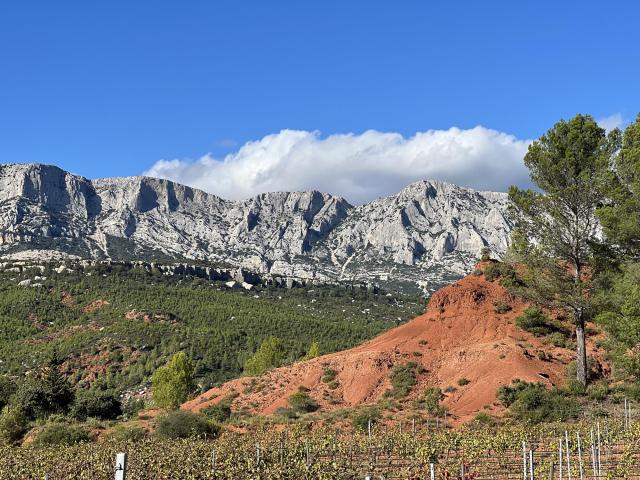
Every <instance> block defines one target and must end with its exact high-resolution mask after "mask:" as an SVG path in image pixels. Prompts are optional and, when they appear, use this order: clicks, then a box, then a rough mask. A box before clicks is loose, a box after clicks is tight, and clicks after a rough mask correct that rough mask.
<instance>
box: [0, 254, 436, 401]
mask: <svg viewBox="0 0 640 480" xmlns="http://www.w3.org/2000/svg"><path fill="white" fill-rule="evenodd" d="M34 275H37V276H39V277H45V278H46V280H40V281H39V283H41V284H42V285H41V286H37V287H34V286H19V285H18V283H19V282H20V281H21V280H23V279H26V278H34ZM424 305H425V300H424V299H422V298H420V297H418V296H415V297H410V296H407V295H401V294H388V293H385V292H380V293H373V292H371V291H369V290H367V289H365V288H361V287H359V286H355V287H349V286H313V287H305V288H294V289H284V288H275V287H268V288H267V287H265V288H261V287H258V288H256V289H254V290H252V291H245V290H242V289H240V290H229V289H227V288H225V287H224V286H223V284H221V283H214V282H208V281H205V280H202V279H198V278H192V277H186V276H164V275H160V274H157V273H154V272H151V273H148V272H146V271H145V270H143V269H128V268H124V267H122V268H120V267H118V266H106V265H105V266H99V267H91V268H89V269H80V270H77V271H74V272H68V273H64V274H57V273H55V272H53V271H52V270H51V268H47V270H45V271H44V272H42V273H40V272H39V271H36V273H34V271H33V270H32V271H30V272H27V273H24V274H16V273H15V272H4V273H0V359H2V361H1V362H0V372H1V373H4V374H8V375H10V376H16V377H20V376H22V375H23V374H25V373H27V372H30V371H33V370H37V369H38V368H40V367H42V366H44V365H47V364H49V363H50V362H55V363H56V364H58V365H59V366H60V368H61V370H62V372H63V373H64V374H65V375H66V376H67V377H68V378H69V379H70V380H71V381H72V383H74V384H77V385H78V386H82V387H91V386H96V385H95V384H96V383H98V384H100V386H101V387H102V388H109V389H117V390H119V391H125V390H127V389H132V388H135V387H138V386H142V385H145V384H147V383H148V381H149V380H150V378H151V375H152V374H153V372H154V371H155V370H156V368H158V367H159V366H161V365H163V364H165V363H166V362H167V361H168V359H169V358H170V357H171V356H172V355H173V354H174V353H176V352H178V351H184V352H186V353H187V355H188V356H189V358H190V359H192V361H193V362H194V366H195V380H196V383H197V385H198V387H199V389H200V390H206V389H208V388H210V387H211V386H212V385H214V384H217V383H220V382H223V381H225V380H228V379H230V378H234V377H237V376H239V375H240V374H241V373H242V371H243V367H244V364H245V362H246V361H247V359H249V358H250V357H251V356H252V355H253V354H254V352H255V351H256V350H257V349H258V347H259V346H260V344H261V343H262V342H263V340H265V339H267V338H268V337H270V336H276V337H277V338H278V339H280V341H281V342H282V344H283V347H284V352H285V355H284V363H289V362H293V361H295V360H298V359H301V358H302V357H304V356H305V355H306V354H307V352H308V351H309V349H310V347H311V346H312V344H314V342H315V348H316V349H317V352H319V353H328V352H332V351H337V350H341V349H345V348H349V347H351V346H353V345H356V344H358V343H361V342H362V341H364V340H366V339H369V338H372V337H374V336H375V335H377V334H379V333H380V332H382V331H385V330H388V329H389V328H391V327H393V326H396V325H398V324H399V323H401V322H404V321H406V320H408V319H410V318H413V317H415V316H416V315H417V314H419V313H421V312H422V311H423V310H424Z"/></svg>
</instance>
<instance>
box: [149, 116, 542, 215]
mask: <svg viewBox="0 0 640 480" xmlns="http://www.w3.org/2000/svg"><path fill="white" fill-rule="evenodd" d="M529 143H530V142H529V141H528V140H519V139H517V138H515V137H514V136H512V135H508V134H506V133H502V132H498V131H495V130H491V129H488V128H484V127H481V126H478V127H475V128H471V129H467V130H462V129H458V128H450V129H448V130H428V131H426V132H419V133H416V134H415V135H414V136H412V137H410V138H405V137H403V136H402V135H400V134H398V133H384V132H378V131H374V130H369V131H366V132H364V133H362V134H358V135H356V134H336V135H329V136H326V137H323V136H322V135H321V134H320V133H319V132H317V131H316V132H309V131H300V130H282V131H281V132H279V133H276V134H272V135H267V136H265V137H264V138H262V139H260V140H256V141H251V142H247V143H245V144H244V145H242V146H241V147H240V148H239V149H238V150H237V151H236V152H233V153H230V154H229V155H227V156H226V157H224V158H221V159H217V158H214V157H212V156H211V155H205V156H203V157H201V158H199V159H197V160H188V159H176V160H160V161H158V162H157V163H156V164H155V165H153V166H152V167H151V168H150V169H149V170H148V171H147V172H145V174H146V175H150V176H154V177H160V178H166V179H170V180H174V181H176V182H179V183H183V184H186V185H190V186H193V187H196V188H200V189H202V190H205V191H207V192H210V193H213V194H216V195H219V196H221V197H223V198H228V199H242V198H247V197H251V196H253V195H256V194H258V193H263V192H269V191H294V190H320V191H322V192H328V193H332V194H334V195H340V196H343V197H344V198H346V199H347V200H349V201H350V202H351V203H355V204H358V203H365V202H368V201H370V200H373V199H375V198H377V197H380V196H385V195H391V194H394V193H397V192H398V191H399V190H401V189H402V188H403V187H405V186H406V185H408V184H409V183H412V182H415V181H418V180H426V179H436V180H444V181H449V182H453V183H457V184H459V185H463V186H468V187H472V188H476V189H480V190H496V191H505V190H506V189H507V188H508V186H509V185H511V184H517V185H524V186H527V185H529V178H528V174H527V171H526V169H525V167H524V165H523V162H522V158H523V157H524V154H525V153H526V151H527V146H528V144H529Z"/></svg>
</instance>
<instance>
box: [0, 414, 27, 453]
mask: <svg viewBox="0 0 640 480" xmlns="http://www.w3.org/2000/svg"><path fill="white" fill-rule="evenodd" d="M27 425H28V422H27V417H26V416H25V415H24V413H23V412H22V410H20V409H19V408H12V407H8V406H6V407H4V408H3V409H2V413H1V414H0V442H4V443H9V444H12V443H16V442H17V441H19V440H20V439H21V438H22V435H24V433H25V432H26V431H27Z"/></svg>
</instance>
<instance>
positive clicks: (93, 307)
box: [82, 300, 111, 313]
mask: <svg viewBox="0 0 640 480" xmlns="http://www.w3.org/2000/svg"><path fill="white" fill-rule="evenodd" d="M107 305H111V303H110V302H109V301H108V300H94V301H93V302H91V303H90V304H88V305H86V306H85V307H84V308H83V309H82V311H83V312H84V313H93V312H97V311H98V310H100V309H101V308H102V307H106V306H107Z"/></svg>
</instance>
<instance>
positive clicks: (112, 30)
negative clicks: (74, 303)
mask: <svg viewBox="0 0 640 480" xmlns="http://www.w3.org/2000/svg"><path fill="white" fill-rule="evenodd" d="M638 18H640V7H639V6H638V3H637V2H633V1H626V2H625V1H618V2H616V1H613V2H606V3H605V2H589V1H579V2H578V1H562V2H558V1H535V2H534V1H530V2H514V1H508V2H507V1H487V2H478V1H467V2H465V1H459V2H425V1H395V2H382V1H379V2H378V1H331V0H324V1H322V2H300V1H277V2H276V1H271V2H269V1H264V0H262V1H252V2H247V1H238V0H236V1H187V2H167V1H165V2H163V1H154V2H150V1H135V2H131V1H129V2H124V1H115V0H112V1H109V2H80V1H65V2H48V1H40V2H33V1H27V0H25V1H21V2H18V1H13V2H9V1H7V2H2V3H1V4H0V162H2V163H7V162H43V163H54V164H57V165H59V166H61V167H63V168H66V169H68V170H71V171H73V172H75V173H78V174H81V175H84V176H87V177H90V178H94V177H102V176H114V175H132V174H140V173H142V172H147V171H148V172H151V173H155V174H158V175H164V176H167V177H170V178H175V179H177V180H180V181H185V182H188V183H191V184H195V185H197V186H201V187H202V188H205V189H208V190H214V191H215V192H214V193H221V194H226V195H227V196H233V195H232V194H231V193H232V192H233V191H234V188H236V187H234V186H233V185H232V184H231V186H229V185H227V188H226V190H225V188H222V187H220V185H219V184H215V183H213V184H212V183H206V182H202V181H201V182H200V183H198V179H199V178H201V177H206V176H209V177H210V176H215V175H220V174H225V175H226V174H228V173H229V172H226V171H218V170H215V168H217V165H216V164H215V162H221V161H222V160H223V159H224V158H225V156H226V155H228V154H229V155H231V157H229V158H228V160H227V163H229V162H232V161H236V162H239V160H238V159H237V158H236V157H237V156H238V155H239V150H241V146H242V145H244V144H245V143H246V142H258V143H260V142H262V141H264V139H265V137H266V136H269V135H277V134H278V132H281V131H282V130H285V129H288V130H293V131H301V132H306V133H307V134H309V132H319V133H315V134H313V135H314V138H315V142H316V143H317V142H322V141H323V139H326V138H331V136H332V135H334V134H348V133H353V134H356V136H358V135H361V134H362V133H363V132H366V131H368V130H376V131H378V132H388V133H393V134H399V135H400V136H401V138H400V139H399V140H398V139H397V138H396V139H395V140H393V139H392V143H393V142H394V141H395V142H396V143H397V142H401V143H402V142H404V141H406V142H408V143H409V145H408V147H412V146H413V143H411V139H412V138H413V136H414V135H415V134H416V132H426V131H429V130H443V131H449V129H450V128H451V127H458V128H459V129H461V131H462V132H464V131H466V130H467V129H471V128H473V127H475V126H478V125H482V126H483V127H485V128H486V129H489V130H491V131H496V132H501V133H502V132H503V133H506V134H509V135H513V136H514V138H515V139H517V140H527V139H531V138H536V137H538V136H539V135H540V134H542V133H543V132H544V131H545V130H546V129H548V128H549V127H550V126H551V125H552V124H553V123H554V122H555V121H557V120H558V119H559V118H562V117H564V118H567V117H570V116H572V115H574V114H575V113H577V112H582V113H591V114H593V115H594V116H595V117H596V118H604V117H609V116H611V115H616V116H615V117H614V119H615V120H616V121H614V122H613V123H618V120H620V119H622V121H623V122H624V121H629V120H631V119H633V118H635V115H636V114H637V112H638V111H640V88H639V87H638V85H640V58H639V57H640V48H638V46H640V28H638V24H637V21H638ZM449 132H450V131H449ZM452 135H453V137H455V135H456V134H455V132H454V133H453V134H452ZM269 138H271V137H269ZM276 140H277V138H276ZM312 140H313V139H312ZM296 141H298V140H296ZM376 141H377V140H375V139H374V140H373V143H372V144H369V143H367V147H366V148H367V149H368V150H367V151H371V150H372V149H373V150H375V149H376V148H377V147H376V145H377V143H376ZM514 141H515V140H514ZM283 148H284V147H283ZM349 148H355V147H352V146H350V147H349ZM358 148H359V147H358ZM412 148H413V147H412ZM321 150H322V149H321ZM347 150H348V149H347ZM410 150H411V149H410ZM516 151H517V152H520V151H521V146H519V147H517V148H516ZM287 152H289V153H290V149H289V150H287ZM313 152H315V153H313ZM313 152H312V153H309V155H311V156H313V155H319V157H317V158H316V157H314V158H316V163H318V162H321V161H323V158H324V157H323V155H328V154H327V153H326V152H325V151H324V150H322V152H320V153H318V151H315V150H314V151H313ZM323 152H324V153H323ZM348 152H351V153H342V154H341V155H343V157H340V158H342V159H343V161H342V162H341V163H340V164H341V165H342V164H343V163H345V164H346V163H348V162H351V163H350V164H349V168H350V169H351V170H353V169H357V168H356V167H357V163H358V162H360V160H361V158H362V157H361V156H357V155H356V156H354V155H353V154H352V153H353V152H352V150H348ZM207 154H209V155H208V156H206V157H204V159H203V156H204V155H207ZM425 155H426V154H425ZM425 155H422V157H421V158H426V156H425ZM514 155H516V154H515V153H514ZM159 160H173V161H174V162H173V167H175V168H174V169H173V170H171V169H170V168H168V166H167V162H165V163H163V164H160V165H158V164H156V162H158V161H159ZM252 161H253V162H254V163H253V164H251V163H249V164H247V165H245V166H246V168H250V167H251V165H254V164H256V165H260V161H261V160H260V159H259V158H255V157H254V158H253V160H252ZM266 161H267V163H268V161H272V163H273V159H272V158H271V157H269V158H268V159H267V160H266ZM296 161H297V160H292V161H291V162H293V163H286V164H285V165H283V164H278V165H277V168H276V167H273V165H272V168H271V170H270V171H269V172H267V171H266V170H265V171H263V172H262V175H263V176H264V175H272V176H273V175H277V174H278V169H280V171H281V170H283V169H286V168H295V165H296V163H295V162H296ZM379 161H381V162H384V159H381V160H379ZM439 161H441V162H443V163H446V162H448V161H449V160H448V159H447V158H446V157H443V158H440V160H439ZM497 161H499V159H498V160H497ZM180 162H181V163H180ZM193 162H196V163H197V164H198V165H200V170H198V169H196V170H195V171H191V172H190V173H188V174H186V173H184V172H185V168H186V167H189V168H192V167H194V163H193ZM207 162H209V163H207ZM178 163H179V165H177V164H178ZM276 163H277V162H276ZM211 165H213V167H214V170H213V171H212V170H211V169H210V168H209V167H211ZM412 165H413V166H414V167H415V164H412ZM207 166H208V167H207ZM173 167H172V168H173ZM207 168H209V169H208V170H207ZM331 168H335V164H332V167H331ZM369 168H371V166H370V167H369ZM470 168H471V173H474V170H473V169H476V168H478V166H477V165H475V164H472V165H471V166H470ZM505 168H506V167H505ZM192 170H193V168H192ZM418 170H420V169H419V168H418ZM431 171H432V170H429V169H426V170H425V171H424V172H422V171H421V170H420V174H422V173H424V174H429V173H430V172H431ZM280 173H282V172H280ZM368 173H370V170H367V174H368ZM437 173H438V172H437V171H435V174H437ZM475 173H476V175H477V172H475ZM346 174H347V173H345V175H346ZM377 174H378V175H379V176H382V177H384V176H385V175H386V173H385V170H384V169H383V170H382V171H381V172H377ZM234 175H236V176H240V177H241V175H242V172H241V171H240V172H239V173H238V172H235V173H234ZM442 176H443V178H445V179H448V178H449V177H451V175H449V177H448V176H447V175H445V174H443V175H442ZM231 177H232V175H230V176H229V178H231ZM401 177H402V178H401V179H399V180H398V182H400V181H404V180H405V177H404V176H401ZM291 178H292V179H293V180H291V181H290V183H291V188H298V187H307V186H308V185H307V184H308V183H309V182H311V183H312V180H305V182H302V183H300V182H299V181H297V180H296V178H295V177H291ZM366 178H367V180H366V181H367V182H369V181H374V180H375V179H376V178H377V177H376V176H375V175H373V176H371V177H369V176H367V177H366ZM451 178H453V179H454V180H455V179H456V177H455V176H453V177H451ZM409 179H410V178H409ZM509 180H512V179H509ZM251 181H252V182H254V184H255V188H254V190H255V189H260V188H267V189H268V188H271V187H273V188H287V187H288V186H289V183H286V182H285V183H282V182H280V183H278V182H275V181H272V182H271V183H269V182H267V183H264V182H263V183H260V182H259V181H258V180H256V179H252V180H251ZM463 181H464V180H463ZM236 182H237V181H236ZM320 183H321V185H320V187H323V186H324V185H325V183H326V184H327V185H329V186H331V182H329V181H328V180H327V182H325V183H322V182H320ZM468 183H469V182H468ZM470 183H473V182H470ZM254 184H252V185H254ZM349 185H351V184H345V185H344V186H343V190H344V189H346V190H345V191H348V189H349V188H356V186H353V185H351V186H349ZM311 186H313V185H311ZM395 186H396V185H395V184H393V185H389V187H388V189H387V190H390V189H391V188H392V187H393V188H395ZM478 186H479V187H484V185H478ZM487 186H488V187H494V184H487ZM499 186H500V185H496V187H499ZM218 190H220V192H218ZM230 192H231V193H230ZM252 192H253V190H252V189H251V188H250V189H248V190H247V192H246V193H247V194H249V193H252ZM243 193H244V192H243ZM339 193H342V191H341V192H339ZM378 193H380V194H383V193H386V190H385V189H382V190H380V191H375V192H372V193H370V194H364V195H363V197H362V198H363V199H365V198H366V197H367V195H369V196H370V195H374V194H378Z"/></svg>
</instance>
